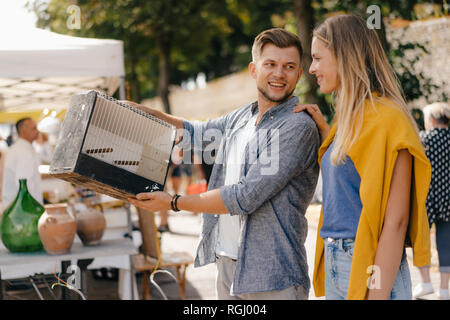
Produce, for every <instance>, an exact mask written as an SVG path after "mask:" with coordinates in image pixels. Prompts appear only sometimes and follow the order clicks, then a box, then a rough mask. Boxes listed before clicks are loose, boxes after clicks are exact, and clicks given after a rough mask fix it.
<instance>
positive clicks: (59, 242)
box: [38, 204, 77, 254]
mask: <svg viewBox="0 0 450 320" xmlns="http://www.w3.org/2000/svg"><path fill="white" fill-rule="evenodd" d="M44 208H45V212H44V213H43V214H42V216H41V217H40V219H39V223H38V231H39V236H40V238H41V241H42V244H43V245H44V248H45V250H46V251H47V253H48V254H63V253H67V252H69V251H70V248H71V247H72V244H73V239H74V238H75V233H76V231H77V224H76V222H75V218H74V217H73V216H72V215H71V214H70V213H69V212H68V211H67V204H52V205H46V206H44Z"/></svg>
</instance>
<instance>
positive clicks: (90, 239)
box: [75, 205, 106, 246]
mask: <svg viewBox="0 0 450 320" xmlns="http://www.w3.org/2000/svg"><path fill="white" fill-rule="evenodd" d="M79 208H80V209H81V210H78V212H77V213H76V215H75V218H76V221H77V234H78V237H80V239H81V242H82V243H83V244H84V245H85V246H95V245H98V244H99V243H100V241H101V239H102V237H103V232H104V231H105V228H106V219H105V217H104V216H103V212H102V211H101V210H100V209H97V208H96V206H94V205H83V206H79ZM100 208H101V207H100Z"/></svg>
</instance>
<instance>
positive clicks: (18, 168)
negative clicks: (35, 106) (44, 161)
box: [2, 118, 43, 207]
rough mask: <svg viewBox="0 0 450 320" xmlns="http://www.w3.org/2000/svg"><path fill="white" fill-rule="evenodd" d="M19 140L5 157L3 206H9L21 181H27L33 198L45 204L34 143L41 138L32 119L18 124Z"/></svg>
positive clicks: (24, 119) (22, 120) (26, 119)
mask: <svg viewBox="0 0 450 320" xmlns="http://www.w3.org/2000/svg"><path fill="white" fill-rule="evenodd" d="M16 129H17V133H18V135H19V139H18V140H17V141H16V142H15V143H14V144H13V145H12V146H11V147H10V148H9V150H8V151H7V153H6V156H5V166H4V173H3V186H2V204H3V207H5V206H8V205H9V204H10V203H11V201H13V200H14V199H15V197H16V195H17V192H18V191H19V179H27V187H28V191H29V192H30V194H31V196H32V197H33V198H34V199H36V200H37V201H39V202H40V203H41V204H42V203H43V199H42V189H41V175H40V173H39V164H40V160H39V157H38V156H37V154H36V152H35V150H34V148H33V145H32V143H33V141H34V140H36V139H37V137H38V136H39V130H38V129H37V126H36V122H34V121H33V119H31V118H23V119H20V120H19V121H17V123H16Z"/></svg>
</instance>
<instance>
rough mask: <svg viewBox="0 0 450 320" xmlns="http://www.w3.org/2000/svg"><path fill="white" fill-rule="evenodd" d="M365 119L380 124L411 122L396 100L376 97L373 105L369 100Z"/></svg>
mask: <svg viewBox="0 0 450 320" xmlns="http://www.w3.org/2000/svg"><path fill="white" fill-rule="evenodd" d="M365 117H366V118H368V120H371V121H378V122H389V123H392V122H398V121H400V122H401V123H404V122H409V119H408V118H407V116H406V115H405V113H404V111H403V110H402V108H401V107H400V106H399V105H398V104H397V103H396V102H395V101H394V100H392V99H390V98H387V97H375V98H374V100H373V103H372V102H371V101H370V100H367V102H366V108H365ZM401 123H399V124H401Z"/></svg>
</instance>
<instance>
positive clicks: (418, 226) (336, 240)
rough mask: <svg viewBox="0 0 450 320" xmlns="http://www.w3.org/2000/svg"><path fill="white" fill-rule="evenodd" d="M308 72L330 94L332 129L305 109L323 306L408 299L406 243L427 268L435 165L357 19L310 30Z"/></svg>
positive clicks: (376, 45) (374, 42)
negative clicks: (317, 191) (310, 130)
mask: <svg viewBox="0 0 450 320" xmlns="http://www.w3.org/2000/svg"><path fill="white" fill-rule="evenodd" d="M311 54H312V58H313V61H312V64H311V67H310V69H309V72H310V73H311V74H314V75H315V76H316V78H317V83H318V85H319V86H320V90H321V92H323V93H332V95H333V98H334V101H335V102H334V108H335V119H334V124H333V126H332V128H331V129H330V128H329V127H328V125H327V123H326V121H325V119H324V118H323V116H322V114H321V113H320V110H319V108H318V106H317V105H302V106H297V107H295V108H294V112H300V111H303V110H307V112H308V113H310V114H311V116H312V117H313V118H314V120H315V121H316V123H317V126H318V128H319V130H320V132H321V136H322V141H323V143H322V146H321V148H320V150H319V163H320V165H321V173H322V179H323V206H322V211H321V216H320V222H319V229H318V230H320V232H319V233H318V236H317V246H316V256H315V266H314V279H313V284H314V288H315V293H316V295H317V296H323V295H325V296H326V298H327V299H411V295H412V293H411V277H410V273H409V268H408V263H407V259H406V254H405V243H408V244H409V245H412V247H413V251H414V264H415V265H416V266H424V265H428V264H429V263H430V242H429V226H428V222H427V214H426V209H425V200H426V197H427V192H428V186H429V183H430V177H431V166H430V163H429V161H428V160H427V157H426V156H425V153H424V150H423V147H422V145H421V143H420V140H419V137H418V133H417V128H416V125H415V122H414V120H413V118H412V117H411V115H410V113H409V112H408V109H407V107H406V103H405V101H404V99H403V96H402V93H401V89H400V88H399V86H398V82H397V79H396V77H395V74H394V72H393V71H392V68H391V66H390V65H389V62H388V59H387V57H386V55H385V53H384V51H383V48H382V45H381V43H380V41H379V39H378V36H377V34H376V31H375V30H371V29H369V28H367V25H366V21H364V20H363V19H361V18H359V17H357V16H354V15H340V16H334V17H331V18H328V19H327V20H325V21H324V22H323V23H322V24H321V25H320V26H319V27H317V28H316V29H315V30H314V33H313V41H312V47H311Z"/></svg>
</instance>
